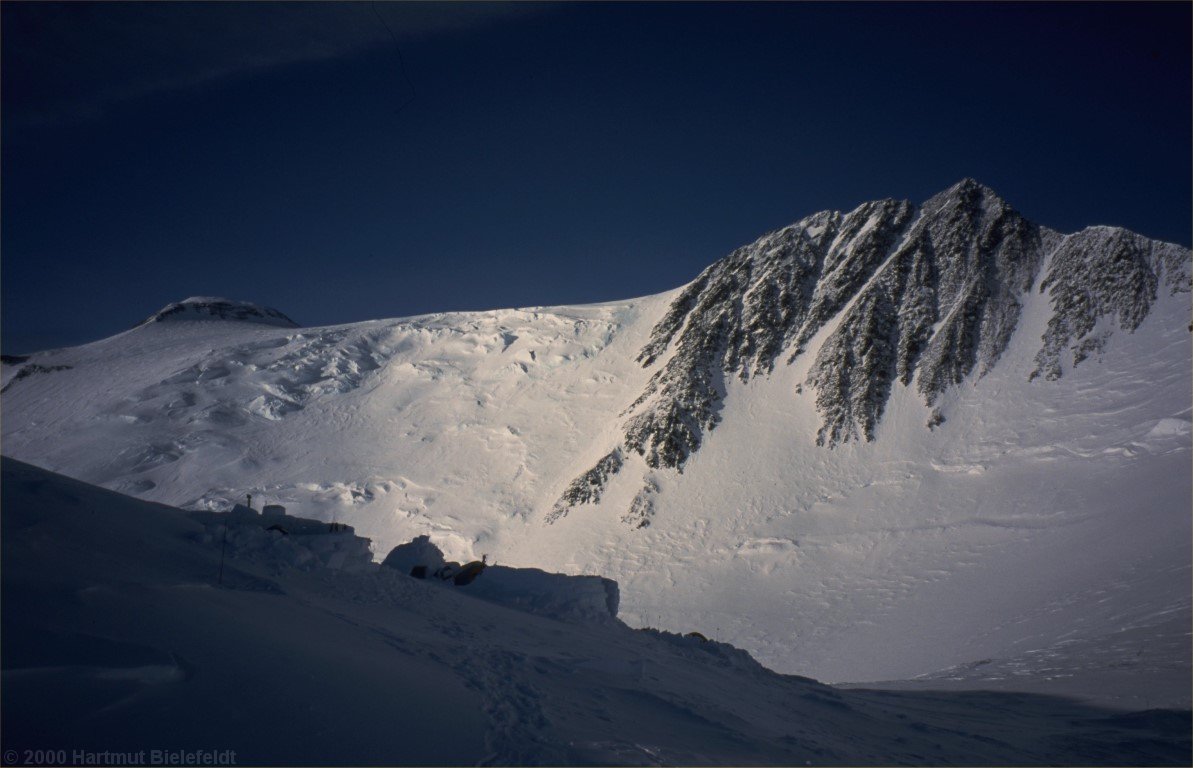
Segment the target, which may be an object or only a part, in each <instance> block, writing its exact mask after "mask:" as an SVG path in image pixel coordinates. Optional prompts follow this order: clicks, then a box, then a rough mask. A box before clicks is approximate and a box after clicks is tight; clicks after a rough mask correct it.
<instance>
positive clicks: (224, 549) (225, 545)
mask: <svg viewBox="0 0 1193 768" xmlns="http://www.w3.org/2000/svg"><path fill="white" fill-rule="evenodd" d="M231 514H232V513H231V512H229V513H227V514H225V515H224V543H223V544H222V545H221V546H220V576H219V583H220V584H223V583H224V553H225V552H227V551H228V517H229V516H230V515H231Z"/></svg>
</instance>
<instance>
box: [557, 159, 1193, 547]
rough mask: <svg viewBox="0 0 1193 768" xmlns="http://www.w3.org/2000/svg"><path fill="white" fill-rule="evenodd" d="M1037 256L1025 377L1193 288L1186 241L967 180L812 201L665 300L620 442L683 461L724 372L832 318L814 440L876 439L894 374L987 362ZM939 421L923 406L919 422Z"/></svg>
mask: <svg viewBox="0 0 1193 768" xmlns="http://www.w3.org/2000/svg"><path fill="white" fill-rule="evenodd" d="M1049 255H1051V256H1052V261H1051V266H1050V268H1049V272H1048V275H1047V277H1046V278H1045V280H1044V281H1043V284H1042V286H1041V290H1048V291H1049V293H1050V295H1051V296H1052V303H1053V309H1054V313H1055V314H1054V316H1053V318H1052V320H1051V321H1050V323H1049V326H1048V332H1047V333H1046V334H1045V336H1044V337H1043V340H1044V346H1043V348H1042V349H1041V351H1040V354H1039V356H1038V357H1037V360H1036V362H1037V369H1036V371H1035V372H1034V373H1032V374H1031V376H1032V378H1034V377H1035V376H1036V375H1038V374H1039V373H1041V372H1042V373H1044V374H1045V375H1046V377H1047V378H1050V379H1051V378H1056V377H1058V376H1060V374H1061V368H1060V362H1059V360H1060V355H1061V353H1062V352H1063V351H1064V349H1065V348H1066V346H1068V345H1072V351H1073V355H1074V363H1075V364H1076V363H1079V362H1081V361H1082V360H1084V359H1086V358H1087V357H1089V356H1091V355H1096V354H1098V353H1099V352H1100V350H1101V348H1102V347H1103V346H1104V344H1105V343H1106V339H1107V338H1108V337H1109V333H1110V332H1109V331H1108V330H1105V329H1104V328H1103V326H1104V325H1105V323H1101V324H1099V322H1098V320H1099V319H1100V318H1103V317H1113V318H1117V323H1118V326H1119V327H1121V328H1123V329H1125V330H1127V331H1128V332H1129V331H1133V330H1134V329H1135V328H1136V327H1138V325H1139V323H1140V322H1141V321H1142V320H1143V318H1144V317H1145V316H1146V315H1147V313H1148V311H1149V310H1150V307H1151V304H1152V302H1153V301H1154V299H1155V296H1156V290H1157V286H1158V285H1159V284H1160V283H1161V281H1163V283H1164V285H1165V286H1167V287H1168V289H1169V290H1171V291H1172V292H1177V291H1187V290H1189V284H1190V266H1189V264H1190V258H1189V256H1190V255H1189V251H1187V250H1186V249H1184V248H1181V247H1179V246H1174V245H1169V244H1163V243H1157V242H1154V241H1151V240H1147V239H1146V238H1143V237H1140V236H1138V235H1134V234H1132V233H1129V232H1125V231H1123V230H1117V229H1110V228H1104V227H1098V228H1093V229H1091V230H1086V231H1085V232H1082V233H1079V234H1077V235H1072V236H1068V237H1065V236H1062V235H1060V234H1058V233H1056V232H1053V231H1051V230H1048V229H1046V228H1043V227H1040V226H1037V225H1035V224H1032V223H1031V222H1029V221H1027V220H1026V219H1024V218H1023V217H1022V216H1021V215H1020V214H1019V213H1018V212H1017V211H1015V210H1014V209H1013V208H1011V207H1010V206H1009V205H1008V204H1007V203H1006V202H1004V201H1003V200H1002V199H1000V198H999V197H998V196H997V195H996V194H995V193H994V192H993V191H992V190H990V189H989V188H987V187H985V186H982V185H981V184H978V183H977V182H975V181H973V180H971V179H966V180H965V181H962V182H960V183H958V184H956V185H954V186H953V187H951V188H950V189H948V190H946V191H944V192H942V193H940V194H939V195H937V196H935V197H933V198H932V199H930V200H928V201H927V202H926V203H924V204H923V205H922V206H920V207H918V208H917V207H916V206H913V205H912V204H911V203H908V202H903V201H896V200H882V201H878V202H873V203H866V204H864V205H861V206H859V207H858V208H857V209H856V210H854V211H852V212H850V213H847V214H842V213H838V212H834V211H826V212H822V213H818V214H815V215H813V216H809V217H808V218H806V219H803V220H802V221H800V222H798V223H796V224H793V225H792V226H789V227H786V228H784V229H781V230H779V231H777V232H773V233H771V234H768V235H766V236H764V237H762V238H761V239H759V240H758V241H757V242H755V243H752V244H750V245H747V246H744V247H742V248H739V249H737V250H736V251H734V252H733V253H731V254H729V256H727V257H725V258H724V259H722V260H721V261H719V262H717V263H715V264H713V265H712V266H710V267H709V268H708V269H706V270H705V271H704V272H703V273H702V274H701V275H700V276H699V277H697V279H696V280H695V281H694V282H692V283H691V284H690V285H689V286H688V287H687V288H685V289H684V290H683V291H682V292H681V293H680V294H679V296H678V297H677V298H676V299H675V300H674V302H673V303H672V305H671V307H670V308H669V309H668V311H667V313H666V314H665V315H664V317H663V319H662V320H660V321H659V322H658V324H657V325H656V326H655V327H654V329H653V331H652V334H651V337H650V340H649V341H648V342H647V344H646V345H645V346H644V347H643V349H642V351H641V353H640V354H639V356H638V358H637V360H638V362H639V363H641V364H642V365H643V367H650V366H654V365H657V364H659V363H662V366H661V367H660V368H659V370H658V371H657V372H656V373H655V374H654V376H653V377H652V378H651V379H650V381H649V383H648V384H647V386H646V389H645V391H644V392H643V393H642V394H641V396H639V397H638V398H637V399H636V400H635V401H634V402H633V403H632V404H631V405H630V406H629V408H627V409H626V411H625V412H624V413H623V416H625V417H627V421H626V423H625V433H624V434H625V437H624V447H625V448H626V449H627V450H630V451H634V452H636V453H638V454H639V455H641V456H642V457H643V458H644V459H645V461H646V464H647V465H648V466H649V467H651V468H654V469H658V468H673V469H675V470H677V471H679V472H682V471H683V466H684V463H685V462H686V461H687V459H688V458H689V457H690V456H691V455H692V453H694V452H695V451H697V450H698V449H699V448H700V444H701V440H702V438H703V435H704V434H705V433H706V432H709V431H711V430H713V429H715V428H716V426H717V424H718V422H719V421H720V410H721V403H722V399H723V397H724V393H725V387H726V384H727V381H728V380H729V378H730V377H732V376H736V377H737V378H739V379H740V380H741V381H743V382H744V381H748V380H749V379H750V377H751V376H758V375H767V374H769V373H771V372H772V371H773V369H774V365H775V362H776V361H777V360H778V359H779V357H780V356H783V355H786V356H787V357H786V362H787V363H791V362H793V361H794V360H796V359H798V358H799V356H800V355H802V354H804V353H805V352H806V348H807V346H808V343H809V342H810V341H811V340H812V338H813V337H814V336H815V335H816V334H817V333H818V332H820V331H822V330H823V329H825V327H826V326H827V325H828V324H829V323H830V321H832V320H834V319H835V318H839V320H838V321H837V323H836V326H835V327H834V328H832V330H831V332H830V333H829V335H828V336H827V338H825V340H824V341H823V343H822V344H821V345H820V348H819V351H818V352H817V354H816V357H815V359H814V360H813V362H812V364H811V367H810V369H809V373H808V376H807V380H806V384H807V385H808V386H810V387H812V388H813V389H814V390H815V394H816V399H815V403H816V408H817V410H818V411H819V413H820V416H821V427H820V429H819V431H818V433H817V435H816V442H817V444H819V445H822V446H825V447H828V448H832V447H833V446H836V445H839V444H841V443H844V442H848V441H850V440H866V441H870V440H874V439H875V437H876V435H877V429H878V426H879V424H880V422H881V419H882V414H883V410H884V409H885V407H886V404H887V401H888V399H889V397H890V395H891V391H892V387H893V386H894V385H895V383H896V382H898V383H899V384H901V385H903V386H911V385H912V383H913V380H914V383H915V387H916V390H917V391H918V392H919V393H920V395H921V396H922V397H923V398H924V402H925V404H926V405H929V406H932V405H934V404H935V403H936V401H937V399H938V398H939V396H940V395H941V393H943V392H944V391H946V390H947V389H948V388H950V387H952V386H954V385H957V384H959V383H961V382H962V381H964V380H965V379H966V378H967V377H969V376H970V375H973V374H975V372H976V375H977V376H979V377H980V376H984V375H985V374H986V373H987V372H989V371H990V370H991V369H992V368H993V367H994V365H995V364H996V363H997V362H998V360H999V358H1000V357H1001V356H1002V354H1003V352H1004V351H1005V350H1006V348H1007V344H1008V343H1009V342H1010V339H1011V334H1012V333H1013V332H1014V331H1015V328H1016V327H1017V326H1018V323H1019V316H1020V311H1021V308H1022V304H1021V301H1020V298H1021V297H1022V296H1023V295H1025V294H1026V293H1027V292H1029V291H1030V290H1031V288H1032V286H1033V285H1034V284H1035V283H1036V280H1037V279H1038V277H1039V273H1040V269H1041V267H1042V265H1043V264H1044V263H1045V260H1046V258H1047V257H1048V256H1049ZM1091 276H1092V278H1093V279H1092V280H1091ZM1095 326H1097V328H1098V329H1099V330H1095ZM668 353H670V356H669V357H668ZM944 422H945V419H944V416H943V415H942V414H941V413H940V411H939V409H934V410H933V412H932V416H931V418H930V419H929V422H928V424H926V425H925V426H926V427H927V428H930V429H935V428H937V427H941V428H945V427H943V426H942V425H943V424H944ZM612 455H613V454H610V456H612ZM608 459H609V457H606V459H604V460H602V462H601V463H600V464H598V466H597V467H594V468H593V470H590V471H589V472H587V473H585V474H584V475H582V476H581V477H580V478H577V480H576V481H574V482H573V483H572V484H571V485H570V486H569V487H568V490H567V491H565V493H564V496H563V498H561V499H560V500H559V502H558V503H557V504H556V506H555V508H554V509H553V510H552V513H551V514H550V515H549V516H548V521H549V522H550V521H554V520H555V519H558V517H559V516H561V515H562V514H563V513H564V512H566V510H567V509H568V508H570V507H571V506H574V505H575V504H578V503H588V502H590V501H596V500H598V499H599V498H600V494H601V491H602V489H603V487H604V484H605V483H606V482H607V480H608V478H609V477H610V476H611V475H612V474H615V473H616V472H617V471H618V470H620V468H621V463H622V462H621V458H620V454H619V453H618V461H617V465H616V467H614V466H612V465H611V464H610V463H609V462H608V461H607V460H608ZM655 493H657V485H655V484H654V481H653V480H648V481H647V486H646V487H645V488H644V489H643V491H642V493H640V494H638V496H637V497H635V499H634V501H633V503H632V504H631V509H630V511H629V512H627V514H626V515H625V516H624V517H623V520H624V521H625V522H627V523H628V524H631V525H634V526H635V527H641V526H642V525H645V524H648V523H649V520H650V517H651V515H652V514H653V506H654V505H653V497H654V495H655Z"/></svg>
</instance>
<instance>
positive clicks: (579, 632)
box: [0, 458, 1190, 765]
mask: <svg viewBox="0 0 1193 768" xmlns="http://www.w3.org/2000/svg"><path fill="white" fill-rule="evenodd" d="M0 464H2V471H3V487H4V515H3V517H2V518H0V522H2V523H3V531H2V533H3V535H2V536H0V541H2V542H3V557H2V558H0V567H2V568H3V579H2V580H0V586H2V590H3V604H4V611H3V634H4V656H3V683H4V685H3V686H2V687H0V696H2V699H3V701H2V703H3V706H0V718H2V726H3V731H4V746H5V748H6V750H5V760H4V762H5V763H6V764H13V765H25V764H35V765H44V764H97V765H99V764H102V765H120V764H134V765H136V764H150V765H152V764H161V765H169V764H192V765H197V764H216V765H572V764H578V765H826V764H827V765H901V764H902V765H907V764H912V765H914V764H925V763H927V764H946V763H947V764H972V763H976V764H990V765H1041V764H1050V765H1065V764H1074V765H1132V764H1139V765H1187V764H1188V762H1189V754H1190V744H1189V741H1190V739H1189V724H1190V719H1189V713H1188V712H1174V711H1163V710H1157V711H1151V712H1143V713H1121V712H1120V713H1115V712H1108V711H1106V710H1104V709H1100V708H1096V707H1091V706H1089V705H1085V704H1079V703H1076V702H1072V701H1067V700H1064V699H1059V698H1056V697H1049V696H1031V695H1023V694H1006V693H1002V694H999V693H976V694H975V693H966V694H959V693H937V692H931V693H922V692H891V691H838V690H835V689H833V688H831V687H829V686H826V685H822V684H820V683H817V682H815V681H813V680H808V679H806V678H801V677H792V676H783V675H778V674H776V673H774V672H772V671H770V670H767V669H765V668H764V667H762V666H761V665H759V664H758V663H757V662H756V661H754V660H753V659H751V658H750V657H749V655H747V654H745V653H743V652H742V651H740V650H738V649H736V648H733V647H731V646H728V645H725V644H722V643H717V642H709V641H706V640H703V639H701V638H699V637H685V636H681V635H679V634H674V633H663V632H658V631H635V630H632V629H630V628H628V627H626V626H625V625H624V624H622V623H621V622H619V621H617V620H616V618H615V612H616V608H615V605H614V603H613V601H611V600H610V599H609V597H610V596H611V594H612V595H615V594H616V593H615V590H614V591H613V592H612V593H611V594H610V592H609V589H610V588H611V587H612V585H611V583H609V582H607V581H604V580H601V579H596V578H594V577H582V578H576V577H566V576H558V575H554V574H546V573H543V572H542V571H536V570H515V569H510V568H502V567H497V568H490V569H487V570H486V571H485V572H484V573H483V574H482V575H481V576H480V577H479V578H478V579H477V580H476V581H474V582H473V583H471V584H469V585H467V586H462V587H456V586H453V584H452V583H451V582H450V581H449V582H444V581H439V580H435V579H426V580H421V581H420V580H417V579H413V578H410V577H409V576H407V575H406V573H405V571H404V570H403V571H398V570H394V569H393V568H391V567H387V566H386V565H382V564H376V563H373V562H371V561H370V558H369V556H368V549H367V546H366V544H367V542H365V541H364V540H362V539H360V538H358V537H356V536H355V535H353V533H352V532H351V531H335V532H331V531H329V530H328V528H329V526H327V525H323V524H312V522H311V521H304V520H297V519H294V518H293V517H276V516H270V517H262V516H260V515H256V514H253V513H251V512H248V511H247V510H238V511H236V512H233V513H231V514H223V515H221V514H217V513H210V512H191V513H186V512H183V511H181V510H177V509H172V508H170V507H165V506H162V505H159V504H152V503H149V502H144V501H140V500H137V499H132V498H129V497H127V496H121V495H119V494H115V493H112V492H111V491H106V490H103V489H100V488H96V487H94V486H88V485H86V484H84V483H80V482H78V481H75V480H70V479H68V478H64V477H61V476H57V475H53V474H51V473H48V472H45V471H44V470H39V469H37V468H35V467H31V466H29V465H26V464H21V463H19V462H16V461H12V460H11V459H7V458H5V459H4V460H3V461H2V462H0ZM274 521H279V522H281V523H283V525H284V526H285V528H286V529H288V530H287V531H286V532H285V533H283V532H282V531H279V530H277V528H278V527H279V526H278V525H277V524H276V523H274ZM404 549H405V548H404ZM138 755H139V756H140V757H137V756H138ZM188 755H189V757H188Z"/></svg>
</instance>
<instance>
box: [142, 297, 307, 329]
mask: <svg viewBox="0 0 1193 768" xmlns="http://www.w3.org/2000/svg"><path fill="white" fill-rule="evenodd" d="M179 320H239V321H242V322H248V323H260V324H262V325H276V326H279V327H282V328H297V327H298V323H296V322H294V321H293V320H291V319H290V318H288V317H286V316H285V315H283V314H282V313H281V312H279V311H277V310H276V309H271V308H269V307H262V306H258V305H257V304H251V303H249V302H247V301H231V300H229V299H222V298H219V297H217V296H191V297H190V298H189V299H183V300H182V301H178V302H175V303H173V304H167V305H166V306H164V307H162V308H161V309H159V310H158V311H157V312H155V313H153V314H152V315H150V316H149V317H147V318H146V319H145V320H144V322H142V323H141V324H142V325H145V324H147V323H161V322H177V321H179Z"/></svg>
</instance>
